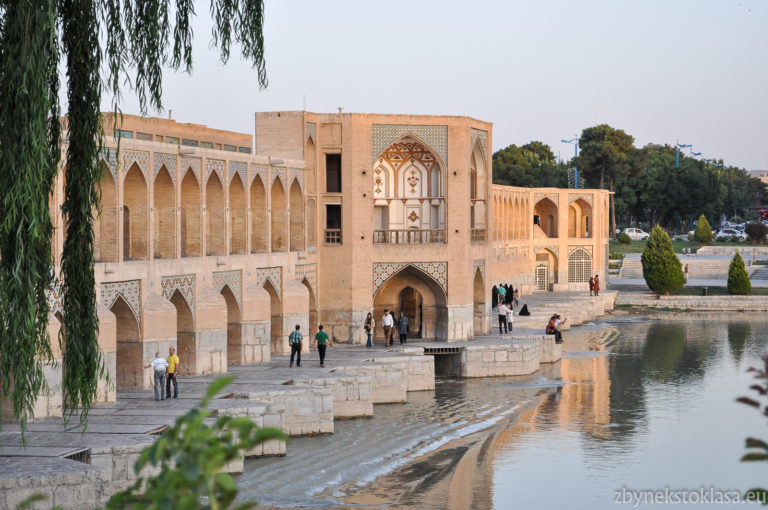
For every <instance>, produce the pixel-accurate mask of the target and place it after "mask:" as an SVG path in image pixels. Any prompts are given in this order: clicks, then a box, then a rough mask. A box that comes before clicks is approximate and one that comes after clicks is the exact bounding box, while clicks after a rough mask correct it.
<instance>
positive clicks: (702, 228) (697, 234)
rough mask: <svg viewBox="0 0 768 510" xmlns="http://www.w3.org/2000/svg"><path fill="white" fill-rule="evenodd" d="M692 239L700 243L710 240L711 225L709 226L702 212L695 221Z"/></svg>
mask: <svg viewBox="0 0 768 510" xmlns="http://www.w3.org/2000/svg"><path fill="white" fill-rule="evenodd" d="M693 239H694V240H696V241H698V242H700V243H711V242H712V227H710V226H709V222H708V221H707V218H706V217H705V216H704V215H703V214H702V215H701V216H699V221H697V222H696V228H695V229H694V230H693Z"/></svg>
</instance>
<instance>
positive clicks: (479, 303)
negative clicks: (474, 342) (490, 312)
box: [472, 268, 487, 335]
mask: <svg viewBox="0 0 768 510" xmlns="http://www.w3.org/2000/svg"><path fill="white" fill-rule="evenodd" d="M472 297H473V305H474V330H475V334H476V335H482V334H484V333H485V332H486V330H485V328H486V322H487V317H486V311H487V306H486V302H485V283H484V282H483V275H482V273H481V272H480V269H479V268H478V269H477V270H475V282H474V284H473V291H472Z"/></svg>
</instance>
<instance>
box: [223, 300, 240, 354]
mask: <svg viewBox="0 0 768 510" xmlns="http://www.w3.org/2000/svg"><path fill="white" fill-rule="evenodd" d="M221 295H222V296H224V301H226V303H227V361H228V362H229V363H242V362H243V346H242V338H243V328H242V324H241V320H240V306H239V305H238V304H237V299H235V295H234V294H233V293H232V289H230V288H229V286H228V285H224V287H222V288H221Z"/></svg>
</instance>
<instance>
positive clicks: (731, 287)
mask: <svg viewBox="0 0 768 510" xmlns="http://www.w3.org/2000/svg"><path fill="white" fill-rule="evenodd" d="M750 290H752V282H750V281H749V275H748V274H747V269H746V268H745V267H744V259H742V258H741V253H740V252H739V251H738V250H737V251H736V253H734V254H733V260H731V265H730V267H728V293H729V294H749V291H750Z"/></svg>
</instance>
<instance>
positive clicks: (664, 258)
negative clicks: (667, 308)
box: [640, 225, 685, 294]
mask: <svg viewBox="0 0 768 510" xmlns="http://www.w3.org/2000/svg"><path fill="white" fill-rule="evenodd" d="M640 260H641V261H642V263H643V278H645V283H646V284H647V285H648V288H649V289H651V290H652V291H653V292H656V293H658V294H669V293H670V292H675V291H678V290H680V289H681V288H682V287H683V285H684V284H685V277H684V275H683V268H682V267H681V266H680V259H678V258H677V255H675V250H674V248H672V240H671V239H670V238H669V235H668V234H667V233H666V232H664V231H663V230H662V229H661V227H660V226H659V225H656V226H655V227H653V230H651V237H650V239H648V244H646V245H645V249H644V250H643V255H642V257H640Z"/></svg>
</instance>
